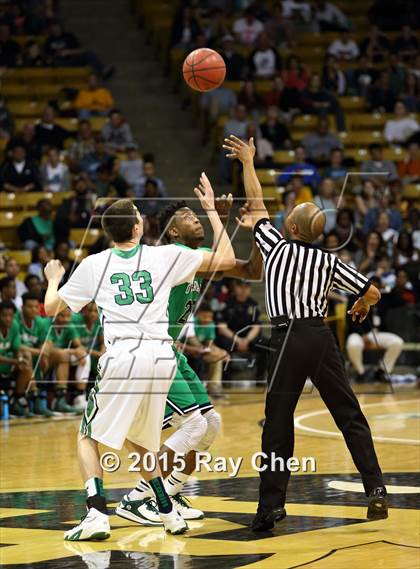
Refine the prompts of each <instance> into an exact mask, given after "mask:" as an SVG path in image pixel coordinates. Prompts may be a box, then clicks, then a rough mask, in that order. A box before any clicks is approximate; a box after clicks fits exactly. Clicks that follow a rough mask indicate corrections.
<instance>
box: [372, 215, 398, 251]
mask: <svg viewBox="0 0 420 569" xmlns="http://www.w3.org/2000/svg"><path fill="white" fill-rule="evenodd" d="M390 224H391V221H390V218H389V215H388V212H387V211H380V212H378V216H377V218H376V227H375V230H376V231H377V232H378V233H379V234H380V236H381V237H382V241H383V242H384V245H385V247H386V250H387V254H388V255H391V254H392V251H393V249H394V244H395V242H396V240H397V237H398V231H397V230H396V229H393V228H392V227H391V225H390Z"/></svg>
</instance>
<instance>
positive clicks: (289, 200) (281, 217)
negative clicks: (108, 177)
mask: <svg viewBox="0 0 420 569" xmlns="http://www.w3.org/2000/svg"><path fill="white" fill-rule="evenodd" d="M282 202H283V210H281V211H279V212H278V213H277V214H276V217H275V220H274V225H275V227H276V229H278V230H279V231H280V233H281V234H282V235H284V233H285V230H286V228H285V225H284V221H285V219H286V218H287V216H288V215H289V213H290V212H291V211H292V209H293V208H294V207H295V206H296V205H297V204H296V193H295V191H294V190H286V191H285V192H283V195H282Z"/></svg>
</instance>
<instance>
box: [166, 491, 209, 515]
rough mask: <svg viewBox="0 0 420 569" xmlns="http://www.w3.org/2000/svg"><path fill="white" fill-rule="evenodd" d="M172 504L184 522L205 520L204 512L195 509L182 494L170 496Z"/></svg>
mask: <svg viewBox="0 0 420 569" xmlns="http://www.w3.org/2000/svg"><path fill="white" fill-rule="evenodd" d="M169 497H170V499H171V502H172V504H173V505H174V506H175V508H176V509H177V512H178V513H179V514H181V516H182V517H183V518H184V520H202V519H203V518H204V512H202V511H201V510H198V509H197V508H193V507H192V506H191V504H190V502H189V501H188V499H187V498H185V496H182V495H181V494H175V496H169Z"/></svg>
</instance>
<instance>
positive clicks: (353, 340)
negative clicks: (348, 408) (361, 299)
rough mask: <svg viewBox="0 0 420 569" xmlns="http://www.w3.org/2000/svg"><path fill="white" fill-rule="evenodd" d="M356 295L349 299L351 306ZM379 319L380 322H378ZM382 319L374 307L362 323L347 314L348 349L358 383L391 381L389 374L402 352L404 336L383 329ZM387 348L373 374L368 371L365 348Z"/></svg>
mask: <svg viewBox="0 0 420 569" xmlns="http://www.w3.org/2000/svg"><path fill="white" fill-rule="evenodd" d="M354 300H355V297H351V298H350V299H349V306H351V304H350V303H351V302H352V301H353V302H354ZM378 321H379V324H378ZM381 324H382V323H381V319H380V317H379V315H378V310H377V308H376V307H373V309H372V311H371V315H370V317H369V318H367V319H366V320H364V321H363V322H362V323H360V322H353V319H352V318H351V317H350V315H347V332H348V336H347V340H346V350H347V354H348V356H349V359H350V362H351V364H352V366H353V367H354V369H355V370H356V373H357V376H356V381H357V383H365V382H366V381H372V380H373V381H379V382H384V381H389V377H388V374H390V373H392V372H393V370H394V366H395V363H396V361H397V360H398V357H399V355H400V354H401V351H402V348H403V344H404V341H403V339H402V338H400V337H399V336H397V335H396V334H392V333H391V332H384V331H383V330H382V325H381ZM372 349H374V350H378V349H381V350H385V353H384V356H383V359H382V358H381V363H380V365H379V367H378V368H377V369H376V371H374V373H373V375H372V374H371V373H369V372H367V371H366V368H365V366H364V363H363V352H364V351H365V350H372Z"/></svg>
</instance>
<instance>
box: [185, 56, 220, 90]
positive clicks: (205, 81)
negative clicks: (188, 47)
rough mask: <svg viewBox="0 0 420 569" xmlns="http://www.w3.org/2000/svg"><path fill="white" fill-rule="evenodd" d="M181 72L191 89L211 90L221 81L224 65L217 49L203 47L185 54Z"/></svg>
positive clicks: (218, 85)
mask: <svg viewBox="0 0 420 569" xmlns="http://www.w3.org/2000/svg"><path fill="white" fill-rule="evenodd" d="M182 73H183V75H184V79H185V81H186V83H187V84H188V85H189V86H190V87H191V89H194V90H195V91H212V90H213V89H217V87H220V85H221V84H222V83H223V81H224V79H225V75H226V66H225V62H224V61H223V58H222V56H221V55H219V54H218V53H217V51H214V50H213V49H207V48H205V47H203V48H200V49H196V50H195V51H192V52H191V53H190V54H189V55H187V57H186V58H185V61H184V65H183V66H182Z"/></svg>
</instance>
